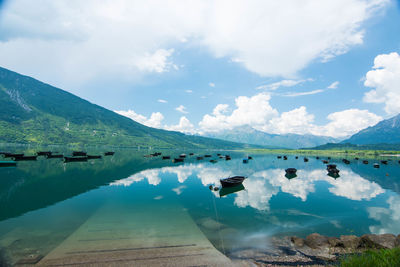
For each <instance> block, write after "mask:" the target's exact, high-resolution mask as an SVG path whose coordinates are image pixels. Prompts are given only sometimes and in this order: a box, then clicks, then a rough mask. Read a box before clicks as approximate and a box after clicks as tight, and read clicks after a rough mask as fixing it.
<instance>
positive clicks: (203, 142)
mask: <svg viewBox="0 0 400 267" xmlns="http://www.w3.org/2000/svg"><path fill="white" fill-rule="evenodd" d="M0 143H33V144H91V145H114V146H127V147H137V146H145V147H149V146H152V147H159V148H164V147H165V148H174V147H180V148H182V147H187V148H229V149H231V148H243V147H246V146H247V145H244V144H238V143H234V142H229V141H222V140H216V139H212V138H206V137H200V136H190V135H185V134H182V133H180V132H174V131H166V130H161V129H154V128H151V127H147V126H144V125H142V124H140V123H137V122H135V121H133V120H131V119H129V118H127V117H124V116H121V115H119V114H117V113H115V112H113V111H110V110H107V109H105V108H103V107H100V106H98V105H95V104H92V103H90V102H88V101H86V100H84V99H81V98H79V97H77V96H75V95H73V94H71V93H68V92H66V91H64V90H61V89H58V88H55V87H53V86H51V85H48V84H45V83H43V82H40V81H38V80H35V79H33V78H31V77H28V76H24V75H21V74H18V73H16V72H13V71H10V70H7V69H5V68H0Z"/></svg>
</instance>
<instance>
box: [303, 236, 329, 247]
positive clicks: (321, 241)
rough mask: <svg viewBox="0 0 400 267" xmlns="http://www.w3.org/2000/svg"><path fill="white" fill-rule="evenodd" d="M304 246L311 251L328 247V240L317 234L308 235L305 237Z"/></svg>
mask: <svg viewBox="0 0 400 267" xmlns="http://www.w3.org/2000/svg"><path fill="white" fill-rule="evenodd" d="M305 244H306V245H307V246H309V247H310V248H313V249H317V248H320V247H324V246H328V245H329V243H328V238H327V237H326V236H323V235H320V234H318V233H313V234H311V235H308V236H307V237H306V240H305Z"/></svg>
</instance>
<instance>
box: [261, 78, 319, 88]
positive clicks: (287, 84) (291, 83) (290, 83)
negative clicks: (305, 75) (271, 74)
mask: <svg viewBox="0 0 400 267" xmlns="http://www.w3.org/2000/svg"><path fill="white" fill-rule="evenodd" d="M311 81H313V79H311V78H309V79H304V80H282V81H279V82H275V83H270V84H265V85H261V86H258V87H256V89H258V90H270V91H274V90H276V89H278V88H279V87H293V86H295V85H298V84H302V83H305V82H311Z"/></svg>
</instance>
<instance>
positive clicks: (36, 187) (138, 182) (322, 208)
mask: <svg viewBox="0 0 400 267" xmlns="http://www.w3.org/2000/svg"><path fill="white" fill-rule="evenodd" d="M57 149H58V151H61V152H62V153H64V154H68V153H71V152H70V151H69V150H68V149H60V148H57ZM88 150H89V152H91V154H96V153H100V151H99V150H95V149H92V150H91V149H88ZM15 151H19V150H18V149H15ZM102 151H103V152H104V150H102ZM33 152H34V150H30V151H28V154H29V153H31V154H33ZM153 152H154V151H138V150H133V149H132V150H129V149H120V150H116V153H115V155H114V156H110V157H103V158H102V159H95V160H89V161H88V162H72V163H64V162H63V161H62V160H60V159H46V158H44V157H39V158H38V160H37V161H26V162H25V161H23V162H18V164H17V167H7V168H0V247H1V255H2V257H4V258H7V259H8V260H10V261H11V262H13V263H16V262H18V261H20V260H21V259H22V260H24V259H27V257H29V255H35V256H32V257H36V256H37V259H32V261H33V262H35V261H36V262H37V261H39V259H41V258H42V257H44V258H45V259H47V258H49V259H52V258H55V257H57V255H58V256H59V255H61V254H62V255H64V254H65V255H70V254H73V253H78V252H76V251H75V252H71V249H76V250H79V251H85V249H86V250H87V249H88V248H90V249H98V250H99V251H100V250H101V249H104V248H103V246H104V244H105V243H107V244H108V246H112V247H113V248H117V249H121V250H123V249H126V246H128V247H129V249H132V248H133V247H135V249H137V248H138V247H146V248H147V247H149V246H153V247H154V246H156V247H157V248H158V249H160V248H164V247H168V248H175V247H180V246H182V247H190V246H194V244H200V243H201V244H203V245H204V247H207V246H209V245H208V242H210V244H212V246H214V247H215V248H216V249H217V250H218V252H219V253H222V254H224V255H227V256H228V257H230V256H232V255H234V254H235V253H237V252H238V251H240V250H243V249H249V248H255V249H268V247H269V241H268V240H269V239H270V238H272V237H280V236H291V235H297V236H300V237H305V236H307V235H308V234H310V233H314V232H318V233H320V234H323V235H329V236H340V235H346V234H354V235H362V234H366V233H393V234H398V233H400V164H399V162H398V159H397V158H395V157H393V158H386V159H389V161H388V164H387V165H384V164H381V165H380V168H379V169H376V168H373V166H372V164H373V163H375V162H380V160H381V159H382V158H376V159H369V164H368V165H365V164H363V163H362V158H361V159H360V160H354V159H353V158H352V157H348V159H349V160H350V161H351V162H350V164H348V165H347V164H344V163H343V162H342V158H343V156H341V157H336V158H335V157H334V156H332V159H331V160H330V163H333V164H336V165H337V166H338V169H340V177H338V178H333V177H330V176H328V175H327V171H326V165H325V164H323V162H322V161H321V160H322V159H326V157H324V156H321V158H320V159H316V157H315V156H307V157H308V158H309V162H304V161H303V156H301V155H299V158H298V159H296V158H295V156H294V155H288V160H283V159H278V158H277V155H276V154H254V155H252V156H253V159H252V160H249V163H248V164H244V163H243V161H242V159H243V158H244V157H247V156H248V154H246V153H239V152H228V151H184V152H185V153H186V154H189V152H194V154H195V155H194V156H188V157H187V159H186V160H185V162H184V163H172V162H171V160H162V159H161V158H160V157H153V158H145V157H144V155H145V154H148V153H153ZM160 152H162V154H163V155H171V156H175V157H176V156H178V155H179V154H180V153H181V152H182V151H178V150H175V151H164V150H160ZM217 153H221V154H223V155H225V154H229V155H231V156H232V160H229V161H227V160H225V159H220V158H218V157H217ZM200 154H201V155H204V154H212V156H213V157H212V158H205V159H203V160H196V156H198V155H200ZM210 159H216V160H217V162H216V163H211V162H209V160H210ZM289 167H294V168H296V169H297V170H298V171H297V177H295V178H292V179H288V178H286V177H285V169H286V168H289ZM234 175H244V176H247V177H248V178H247V179H246V180H245V181H244V182H243V187H244V188H242V190H240V191H237V192H233V193H230V192H224V191H214V190H210V189H209V186H210V185H211V186H213V187H214V186H218V187H220V182H219V179H221V178H226V177H229V176H234ZM221 193H222V194H225V193H227V195H225V196H222V197H221V196H220V194H221ZM229 193H230V194H229ZM160 244H161V245H160ZM88 251H89V252H93V251H94V250H93V251H92V250H87V251H86V252H87V253H89V252H88ZM210 251H211V250H210ZM63 253H64V254H63ZM210 253H211V252H210ZM199 255H200V254H199Z"/></svg>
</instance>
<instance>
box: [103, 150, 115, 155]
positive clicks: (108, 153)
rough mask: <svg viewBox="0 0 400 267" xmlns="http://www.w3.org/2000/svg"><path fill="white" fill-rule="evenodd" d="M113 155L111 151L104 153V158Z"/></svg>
mask: <svg viewBox="0 0 400 267" xmlns="http://www.w3.org/2000/svg"><path fill="white" fill-rule="evenodd" d="M114 154H115V152H113V151H108V152H104V156H113V155H114Z"/></svg>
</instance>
